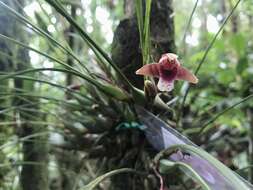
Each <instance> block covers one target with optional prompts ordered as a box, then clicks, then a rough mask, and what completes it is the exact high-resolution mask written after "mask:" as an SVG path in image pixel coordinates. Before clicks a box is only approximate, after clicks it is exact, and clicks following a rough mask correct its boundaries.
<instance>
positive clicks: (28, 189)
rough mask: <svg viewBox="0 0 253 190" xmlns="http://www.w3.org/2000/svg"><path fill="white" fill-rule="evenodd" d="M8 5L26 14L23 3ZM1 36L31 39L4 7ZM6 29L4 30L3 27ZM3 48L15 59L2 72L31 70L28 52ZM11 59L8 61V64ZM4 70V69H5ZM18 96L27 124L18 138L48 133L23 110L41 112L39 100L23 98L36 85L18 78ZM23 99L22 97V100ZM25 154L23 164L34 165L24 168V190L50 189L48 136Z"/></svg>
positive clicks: (18, 114)
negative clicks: (23, 92) (33, 122)
mask: <svg viewBox="0 0 253 190" xmlns="http://www.w3.org/2000/svg"><path fill="white" fill-rule="evenodd" d="M1 1H2V2H4V3H5V4H7V5H8V6H10V7H12V8H13V9H15V10H16V11H17V12H19V13H21V14H22V10H21V9H22V7H19V5H22V6H24V1H23V0H18V1H17V2H16V1H10V0H1ZM0 14H1V18H0V24H1V27H0V33H1V34H4V35H7V36H9V37H11V38H15V39H16V40H18V41H21V42H24V43H28V41H27V39H28V36H27V35H26V33H25V32H24V30H23V27H21V26H22V25H21V24H20V22H18V21H17V20H16V19H15V18H14V17H13V16H11V15H10V14H8V11H7V10H6V9H4V8H1V11H0ZM3 26H4V27H3ZM0 44H1V49H3V51H7V52H6V53H7V54H8V55H9V56H13V57H15V58H16V60H17V61H16V60H15V61H14V59H10V60H8V59H5V61H1V65H0V67H1V70H2V69H3V70H5V71H6V70H7V69H9V70H13V71H20V70H24V69H28V68H31V65H30V63H29V62H30V58H29V55H28V51H27V49H24V48H21V47H19V46H16V45H13V44H10V43H5V42H3V43H0ZM6 60H7V61H6ZM2 67H4V68H2ZM14 87H15V89H16V90H15V92H14V93H15V94H16V95H17V96H15V97H14V99H13V105H14V106H17V107H18V108H17V109H16V110H15V115H14V118H19V120H21V122H22V123H23V124H21V127H20V129H19V130H17V132H18V135H19V136H21V137H28V136H30V135H34V134H37V133H41V132H44V131H45V126H43V125H40V126H37V125H36V126H34V125H32V124H30V123H29V121H31V120H33V121H34V120H41V116H40V115H36V114H35V113H34V112H33V111H24V110H22V109H21V107H22V106H23V105H26V108H30V109H34V110H36V109H39V108H38V106H35V105H36V104H37V103H38V100H33V99H29V101H28V100H27V99H26V98H25V97H22V94H21V93H22V91H23V90H25V91H27V92H32V91H34V90H35V89H34V86H33V83H31V82H26V81H23V80H21V79H14ZM20 97H21V98H20ZM22 151H23V161H24V162H33V164H24V165H22V170H21V176H20V177H21V179H20V183H21V187H22V189H24V190H47V189H48V179H47V174H48V172H47V155H48V150H47V138H46V137H45V136H44V137H33V138H29V139H28V140H26V141H24V142H23V146H22Z"/></svg>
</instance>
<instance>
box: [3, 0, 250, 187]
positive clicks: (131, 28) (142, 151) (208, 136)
mask: <svg viewBox="0 0 253 190" xmlns="http://www.w3.org/2000/svg"><path fill="white" fill-rule="evenodd" d="M145 2H146V3H143V2H142V1H141V0H138V1H131V0H125V1H120V0H75V1H65V0H57V1H53V0H0V89H1V91H0V189H24V190H30V189H33V190H42V189H43V190H47V189H59V190H70V189H73V190H74V189H92V188H93V184H89V186H85V185H87V184H88V183H89V182H91V181H92V180H94V179H97V180H99V178H97V177H98V176H101V175H102V174H105V173H107V172H110V171H116V173H120V172H125V174H119V175H115V176H114V177H112V178H110V179H107V180H105V181H103V182H102V183H100V184H99V185H98V186H96V187H95V188H97V189H159V187H160V182H159V178H158V177H159V176H158V177H157V175H156V174H155V172H154V171H153V170H152V167H151V166H150V165H151V162H152V160H153V159H154V157H155V155H156V154H157V153H158V152H157V150H155V149H154V148H152V146H151V145H150V144H149V143H148V142H147V139H146V137H145V134H144V132H143V131H142V130H140V129H139V128H140V127H141V122H139V120H138V118H137V117H136V112H135V106H136V105H139V106H141V107H145V108H146V109H147V110H149V111H150V112H152V113H154V114H155V115H157V116H158V117H160V118H162V119H163V120H164V121H165V122H167V123H168V124H169V125H170V126H172V127H174V128H176V129H177V130H178V131H180V132H181V133H182V134H184V135H186V136H187V137H189V138H190V139H191V140H192V141H193V142H194V143H196V144H197V145H200V146H201V147H202V148H203V149H205V150H206V151H207V152H209V153H211V154H212V155H213V156H215V157H216V158H217V159H219V160H220V161H222V162H223V163H224V164H225V165H226V166H228V167H229V168H231V169H232V170H234V171H236V172H237V173H238V174H240V175H241V176H243V177H244V178H245V179H247V180H249V181H250V182H253V169H252V164H253V101H252V99H251V98H252V97H253V77H252V76H253V64H252V61H253V41H252V39H253V38H252V37H253V31H252V26H253V2H252V1H251V0H244V1H240V0H239V1H235V0H220V1H215V0H184V1H180V3H179V2H178V1H173V2H172V1H170V0H153V2H152V3H151V1H148V0H147V1H145ZM149 10H150V11H149ZM149 18H150V19H149ZM149 21H150V22H149ZM166 52H174V53H177V54H178V55H179V59H180V61H181V63H182V64H183V65H184V66H185V67H187V68H189V69H190V70H192V72H195V73H196V75H197V77H198V78H199V83H198V85H194V86H189V84H188V83H183V82H176V85H175V89H174V90H173V91H172V92H169V93H158V94H156V92H157V91H156V90H155V87H154V86H153V85H151V86H150V88H151V91H149V90H150V89H147V86H146V91H145V93H144V92H143V91H142V90H143V89H144V81H143V78H142V77H139V76H136V75H135V71H136V70H137V69H138V68H139V67H141V66H142V65H143V64H146V63H151V62H155V61H158V59H159V57H160V56H161V55H162V54H163V53H166ZM150 80H151V81H152V82H153V83H154V82H155V81H153V80H152V79H150ZM137 88H139V89H137ZM155 95H157V96H156V97H157V98H156V99H154V96H155ZM158 97H159V98H158ZM122 168H128V169H122ZM117 169H121V170H117ZM173 169H174V168H173ZM166 179H167V180H165V183H166V185H167V186H168V187H169V189H200V188H201V187H200V185H199V183H197V182H196V181H195V182H193V181H194V180H192V179H191V178H190V177H189V176H188V177H187V175H184V174H183V173H182V172H179V171H177V170H172V172H169V174H166Z"/></svg>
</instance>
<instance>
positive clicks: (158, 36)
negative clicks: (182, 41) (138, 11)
mask: <svg viewBox="0 0 253 190" xmlns="http://www.w3.org/2000/svg"><path fill="white" fill-rule="evenodd" d="M124 2H125V3H124V12H125V15H126V16H127V17H126V19H124V20H122V21H120V23H119V25H118V27H117V29H116V31H115V33H114V39H113V43H112V59H113V61H114V62H115V63H116V64H117V65H118V66H119V67H120V68H121V69H122V70H123V72H124V74H125V75H126V76H127V78H128V79H129V80H130V81H131V82H132V83H133V84H135V86H136V87H138V88H142V87H143V79H142V77H139V76H136V74H135V71H136V70H137V69H138V68H140V67H141V66H142V55H141V49H140V40H139V32H138V25H137V20H136V15H135V4H134V0H125V1H124ZM150 32H151V36H150V38H151V54H152V57H153V59H154V61H157V60H158V59H159V57H160V56H161V55H162V54H163V53H167V52H175V51H176V47H175V41H174V21H173V9H172V0H156V1H153V2H152V8H151V18H150Z"/></svg>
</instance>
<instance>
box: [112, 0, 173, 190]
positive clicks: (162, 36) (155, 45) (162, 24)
mask: <svg viewBox="0 0 253 190" xmlns="http://www.w3.org/2000/svg"><path fill="white" fill-rule="evenodd" d="M134 3H135V0H125V1H124V12H125V15H126V18H125V19H124V20H121V21H120V23H119V25H118V27H117V28H116V31H115V33H114V38H113V43H112V59H113V61H114V62H115V63H116V64H117V65H118V66H119V67H120V68H121V69H122V71H123V73H124V74H125V75H126V77H127V78H128V79H129V80H130V81H131V82H132V83H133V84H134V85H135V86H136V87H138V88H143V77H140V76H137V75H136V74H135V71H136V70H137V69H138V68H140V67H141V66H142V54H141V49H140V40H139V32H138V25H137V19H136V15H135V4H134ZM144 7H145V6H144ZM150 15H151V18H150V34H151V36H150V39H151V54H152V55H151V57H152V58H153V61H158V59H159V58H160V56H161V55H162V54H164V53H167V52H175V51H176V47H175V41H174V21H173V9H172V1H171V0H156V1H153V2H152V7H151V14H150ZM135 135H136V134H134V132H133V133H131V134H130V135H129V136H128V138H130V139H131V138H132V137H131V136H135ZM138 138H140V137H138ZM136 149H137V152H141V151H143V152H142V153H144V152H145V151H144V150H143V149H141V148H140V147H139V149H138V148H136V146H133V147H129V148H128V149H127V150H126V152H134V151H135V150H136ZM142 153H141V154H142ZM133 154H134V153H133ZM145 154H150V155H147V157H152V155H151V153H150V152H147V153H146V152H145ZM137 159H138V154H137V155H136V157H134V156H133V159H132V160H130V159H129V160H128V161H127V162H126V164H125V165H122V166H121V167H133V168H134V167H136V165H138V164H136V163H137V162H138V161H140V160H138V161H137ZM138 163H139V162H138ZM145 164H146V163H144V162H141V165H142V166H139V167H140V168H142V171H143V170H145V169H146V167H145ZM144 168H145V169H144ZM149 182H150V181H148V183H149ZM112 183H113V189H115V190H116V189H121V190H126V189H147V188H148V189H150V190H153V189H158V185H157V184H159V182H158V183H157V184H155V185H147V184H146V182H143V181H142V182H141V181H140V179H139V178H137V177H136V176H133V175H129V174H125V175H119V176H116V177H114V178H113V180H112Z"/></svg>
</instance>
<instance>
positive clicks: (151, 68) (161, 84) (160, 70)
mask: <svg viewBox="0 0 253 190" xmlns="http://www.w3.org/2000/svg"><path fill="white" fill-rule="evenodd" d="M177 58H178V56H177V55H176V54H174V53H166V54H163V55H162V57H161V58H160V60H159V62H158V63H152V64H147V65H144V66H143V67H141V68H140V69H138V70H137V71H136V74H137V75H145V76H152V77H156V78H159V81H158V84H157V87H158V89H159V90H160V91H171V90H172V89H173V88H174V81H175V80H185V81H188V82H190V83H193V84H196V83H197V82H198V79H197V77H196V76H195V75H194V74H192V73H191V72H190V71H188V70H187V69H186V68H184V67H183V66H181V64H180V62H179V61H178V59H177Z"/></svg>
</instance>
